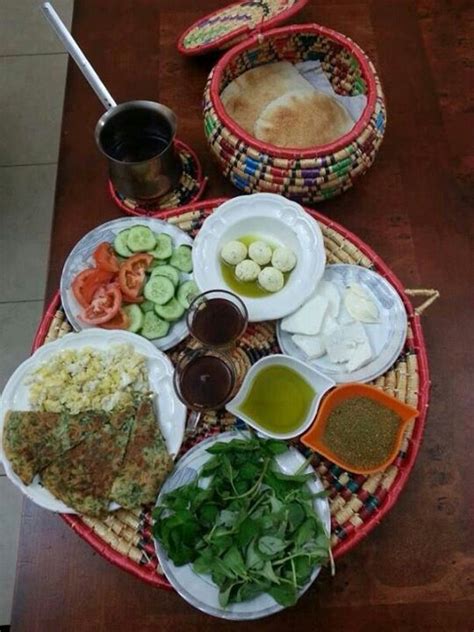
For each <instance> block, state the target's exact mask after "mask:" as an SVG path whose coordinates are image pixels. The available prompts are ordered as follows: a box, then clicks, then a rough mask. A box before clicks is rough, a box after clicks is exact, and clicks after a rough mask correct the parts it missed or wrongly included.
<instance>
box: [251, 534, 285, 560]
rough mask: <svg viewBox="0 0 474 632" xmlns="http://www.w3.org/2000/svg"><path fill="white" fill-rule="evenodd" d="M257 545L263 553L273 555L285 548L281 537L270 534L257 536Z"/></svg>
mask: <svg viewBox="0 0 474 632" xmlns="http://www.w3.org/2000/svg"><path fill="white" fill-rule="evenodd" d="M257 546H258V550H259V551H260V552H261V553H263V554H264V555H275V554H276V553H281V551H284V550H285V548H286V544H285V542H284V541H283V540H282V539H281V538H276V537H275V536H272V535H263V536H262V537H261V538H259V540H258V543H257Z"/></svg>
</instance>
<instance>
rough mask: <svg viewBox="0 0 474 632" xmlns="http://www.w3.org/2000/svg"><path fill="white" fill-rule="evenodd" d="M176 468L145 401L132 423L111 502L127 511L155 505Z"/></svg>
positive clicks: (151, 407)
mask: <svg viewBox="0 0 474 632" xmlns="http://www.w3.org/2000/svg"><path fill="white" fill-rule="evenodd" d="M172 467H173V460H172V459H171V457H170V455H169V454H168V452H167V450H166V445H165V442H164V439H163V437H162V435H161V432H160V429H159V426H158V424H157V422H156V419H155V415H154V412H153V404H152V402H151V401H150V400H149V399H145V400H143V401H142V403H141V404H140V405H139V407H138V410H137V414H136V418H135V420H134V422H133V423H132V430H131V433H130V441H129V443H128V446H127V451H126V454H125V459H124V461H123V464H122V467H121V470H120V474H119V475H118V476H117V478H116V479H115V480H114V482H113V485H112V491H111V495H110V497H111V499H112V500H115V501H116V502H118V503H119V504H120V505H122V507H125V508H126V509H132V508H134V507H137V506H139V505H145V504H148V503H151V502H154V501H155V499H156V497H157V495H158V491H159V489H160V487H161V485H162V483H163V481H164V479H165V478H166V476H167V474H168V473H169V472H170V471H171V468H172Z"/></svg>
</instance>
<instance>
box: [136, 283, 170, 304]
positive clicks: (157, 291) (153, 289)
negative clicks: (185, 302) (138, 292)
mask: <svg viewBox="0 0 474 632" xmlns="http://www.w3.org/2000/svg"><path fill="white" fill-rule="evenodd" d="M143 294H144V295H145V298H147V299H148V300H149V301H153V303H157V304H158V305H164V304H165V303H167V302H168V301H169V300H170V299H172V298H173V296H174V285H173V283H172V282H171V281H170V280H169V279H167V278H166V277H164V276H153V277H151V279H150V280H149V281H148V283H147V284H146V285H145V289H144V290H143Z"/></svg>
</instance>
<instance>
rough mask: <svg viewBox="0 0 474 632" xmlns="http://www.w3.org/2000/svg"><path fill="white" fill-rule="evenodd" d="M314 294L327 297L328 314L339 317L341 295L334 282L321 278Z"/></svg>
mask: <svg viewBox="0 0 474 632" xmlns="http://www.w3.org/2000/svg"><path fill="white" fill-rule="evenodd" d="M314 296H324V298H327V300H328V302H329V307H328V314H329V316H332V318H337V316H338V314H339V309H340V307H341V296H340V294H339V290H338V288H337V286H336V285H334V283H331V281H326V280H325V279H321V281H320V282H319V283H318V287H317V288H316V291H315V293H314Z"/></svg>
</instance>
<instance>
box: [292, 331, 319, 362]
mask: <svg viewBox="0 0 474 632" xmlns="http://www.w3.org/2000/svg"><path fill="white" fill-rule="evenodd" d="M291 339H292V340H293V342H294V343H295V345H296V346H298V347H299V348H300V349H301V351H303V353H304V354H305V356H306V357H307V358H308V359H309V360H314V359H315V358H320V357H321V356H322V355H324V354H325V353H326V347H325V345H324V342H323V339H322V336H305V335H304V334H294V335H293V336H291Z"/></svg>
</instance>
